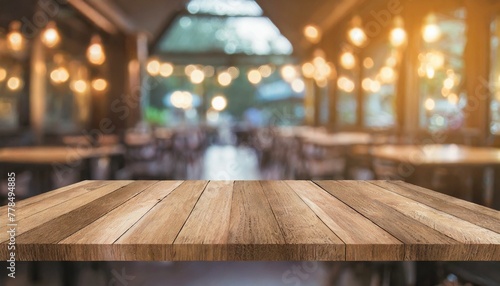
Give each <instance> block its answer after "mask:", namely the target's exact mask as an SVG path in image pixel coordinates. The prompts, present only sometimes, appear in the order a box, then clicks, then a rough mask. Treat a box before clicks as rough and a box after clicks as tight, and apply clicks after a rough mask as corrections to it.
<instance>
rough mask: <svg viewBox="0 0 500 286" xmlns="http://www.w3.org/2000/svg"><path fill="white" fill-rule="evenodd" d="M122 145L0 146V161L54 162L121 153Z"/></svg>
mask: <svg viewBox="0 0 500 286" xmlns="http://www.w3.org/2000/svg"><path fill="white" fill-rule="evenodd" d="M124 152H125V148H124V147H123V146H122V145H119V144H116V145H106V146H100V147H91V146H79V147H74V146H28V147H7V148H0V163H15V164H54V163H61V164H66V163H71V162H76V161H80V160H83V159H88V158H94V157H103V156H111V155H118V154H123V153H124Z"/></svg>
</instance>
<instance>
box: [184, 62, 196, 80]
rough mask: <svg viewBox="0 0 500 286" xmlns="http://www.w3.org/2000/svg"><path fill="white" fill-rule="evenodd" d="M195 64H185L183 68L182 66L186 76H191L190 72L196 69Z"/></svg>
mask: <svg viewBox="0 0 500 286" xmlns="http://www.w3.org/2000/svg"><path fill="white" fill-rule="evenodd" d="M196 69H197V68H196V66H195V65H187V66H186V67H185V68H184V73H185V74H186V75H187V76H189V77H190V76H191V73H192V72H194V71H195V70H196Z"/></svg>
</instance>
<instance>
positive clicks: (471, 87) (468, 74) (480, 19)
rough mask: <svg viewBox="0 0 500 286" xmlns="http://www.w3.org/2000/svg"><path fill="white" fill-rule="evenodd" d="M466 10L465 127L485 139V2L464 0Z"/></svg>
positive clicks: (487, 38)
mask: <svg viewBox="0 0 500 286" xmlns="http://www.w3.org/2000/svg"><path fill="white" fill-rule="evenodd" d="M464 3H465V7H466V9H467V16H466V17H467V35H466V36H467V45H466V47H465V52H464V54H465V55H464V56H465V79H466V91H467V106H466V107H465V109H464V115H465V127H466V128H468V129H475V130H478V131H479V132H480V136H481V137H480V138H481V139H482V140H485V139H486V137H487V136H488V134H489V104H490V94H491V92H490V89H489V74H490V24H491V14H490V10H491V8H490V5H489V1H486V0H465V1H464Z"/></svg>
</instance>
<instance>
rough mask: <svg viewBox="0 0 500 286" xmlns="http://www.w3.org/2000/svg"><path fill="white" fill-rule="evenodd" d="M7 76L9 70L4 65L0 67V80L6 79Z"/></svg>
mask: <svg viewBox="0 0 500 286" xmlns="http://www.w3.org/2000/svg"><path fill="white" fill-rule="evenodd" d="M6 77H7V71H6V70H5V69H4V68H3V67H0V82H2V81H4V80H5V78H6Z"/></svg>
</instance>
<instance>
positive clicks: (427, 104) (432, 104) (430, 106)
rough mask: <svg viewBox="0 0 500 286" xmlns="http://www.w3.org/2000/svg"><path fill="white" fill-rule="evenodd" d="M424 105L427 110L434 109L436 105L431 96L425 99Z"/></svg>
mask: <svg viewBox="0 0 500 286" xmlns="http://www.w3.org/2000/svg"><path fill="white" fill-rule="evenodd" d="M424 105H425V109H427V110H429V111H431V110H434V108H435V107H436V103H435V102H434V99H432V98H427V99H426V100H425V103H424Z"/></svg>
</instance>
